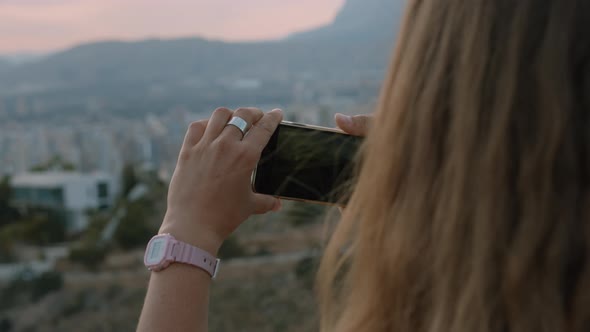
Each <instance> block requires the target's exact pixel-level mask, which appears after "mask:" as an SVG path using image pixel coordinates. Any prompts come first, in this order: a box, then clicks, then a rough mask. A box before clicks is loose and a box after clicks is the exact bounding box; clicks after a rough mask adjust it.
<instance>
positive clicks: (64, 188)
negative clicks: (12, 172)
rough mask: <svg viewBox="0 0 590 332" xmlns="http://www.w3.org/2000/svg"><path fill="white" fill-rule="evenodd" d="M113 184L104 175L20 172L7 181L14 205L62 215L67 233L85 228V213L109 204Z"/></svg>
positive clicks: (109, 178)
mask: <svg viewBox="0 0 590 332" xmlns="http://www.w3.org/2000/svg"><path fill="white" fill-rule="evenodd" d="M116 184H117V182H116V179H115V177H113V176H110V175H108V174H105V173H89V174H83V173H76V172H45V173H23V174H20V175H17V176H15V177H13V178H12V180H11V186H12V187H13V190H14V194H13V204H14V205H15V206H17V207H19V208H21V209H29V208H48V209H52V210H57V211H60V212H63V213H64V215H65V216H66V222H67V225H66V226H67V230H68V232H70V233H77V232H80V231H82V230H84V229H85V228H86V227H87V226H88V218H87V215H86V213H87V211H88V210H95V209H99V210H100V209H105V208H108V207H110V206H112V205H113V203H114V201H115V197H116V195H117V192H118V189H117V186H116Z"/></svg>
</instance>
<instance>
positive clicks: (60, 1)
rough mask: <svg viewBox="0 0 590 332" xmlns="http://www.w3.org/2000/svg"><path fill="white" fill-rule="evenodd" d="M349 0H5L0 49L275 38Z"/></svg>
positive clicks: (0, 4) (314, 22) (0, 1)
mask: <svg viewBox="0 0 590 332" xmlns="http://www.w3.org/2000/svg"><path fill="white" fill-rule="evenodd" d="M343 2H344V0H280V1H277V0H168V1H165V2H164V1H162V0H125V1H120V0H0V40H2V44H0V52H11V51H18V50H51V49H56V48H62V47H66V46H70V45H73V44H75V43H79V42H85V41H93V40H100V39H112V38H116V39H141V38H147V37H179V36H196V35H198V36H204V37H209V38H219V39H226V40H255V39H270V38H278V37H282V36H285V35H287V34H289V33H292V32H294V31H297V30H302V29H307V28H310V27H314V26H319V25H322V24H325V23H327V22H329V21H331V20H332V19H333V17H334V15H335V13H336V10H337V9H338V8H339V7H340V6H341V5H342V3H343Z"/></svg>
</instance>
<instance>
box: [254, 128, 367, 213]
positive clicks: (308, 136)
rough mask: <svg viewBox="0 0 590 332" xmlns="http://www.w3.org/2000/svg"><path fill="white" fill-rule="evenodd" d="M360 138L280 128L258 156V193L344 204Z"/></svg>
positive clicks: (256, 185)
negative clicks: (259, 157) (259, 156)
mask: <svg viewBox="0 0 590 332" xmlns="http://www.w3.org/2000/svg"><path fill="white" fill-rule="evenodd" d="M361 142H362V138H360V137H356V136H350V135H346V134H341V133H337V132H330V131H322V130H318V129H314V128H305V127H299V126H293V125H288V124H281V125H279V127H278V128H277V130H276V131H275V133H274V134H273V136H272V137H271V139H270V141H269V143H268V145H267V146H266V148H265V149H264V151H263V152H262V156H261V159H260V163H259V164H258V167H257V169H256V176H255V179H254V189H255V191H256V192H258V193H262V194H267V195H274V196H281V197H284V198H292V199H298V200H307V201H318V202H326V203H341V202H346V200H347V197H346V196H347V194H348V193H349V192H350V189H351V188H350V187H351V185H352V184H351V181H352V178H353V174H354V173H353V172H354V160H355V157H356V154H357V151H358V148H359V146H360V144H361Z"/></svg>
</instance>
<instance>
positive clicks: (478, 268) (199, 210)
mask: <svg viewBox="0 0 590 332" xmlns="http://www.w3.org/2000/svg"><path fill="white" fill-rule="evenodd" d="M588 22H590V2H589V1H587V0H518V1H514V0H494V1H489V0H469V1H465V0H414V1H410V3H409V5H408V9H407V12H406V18H405V23H404V25H403V29H402V31H401V33H400V37H399V40H398V44H397V50H396V53H395V56H394V58H393V61H392V65H391V71H390V73H389V75H388V76H387V80H386V82H385V84H384V88H383V92H382V96H381V103H380V106H379V108H378V111H377V113H376V121H375V123H374V125H373V126H372V128H371V130H370V132H369V135H368V138H367V143H366V146H365V147H364V151H363V152H364V153H363V158H364V159H363V163H362V167H361V170H360V174H359V178H358V184H357V186H356V188H355V190H354V193H353V196H352V198H351V201H350V204H349V206H348V208H347V209H346V211H345V213H344V215H343V217H342V221H341V223H340V224H339V225H338V227H337V229H336V231H335V233H334V235H333V236H332V238H331V240H330V243H329V245H328V247H327V249H326V253H325V255H324V258H323V262H322V265H321V268H320V273H319V279H318V280H319V283H318V286H319V290H320V302H321V315H322V331H339V332H340V331H345V332H348V331H412V332H418V331H437V332H440V331H453V332H468V331H484V332H485V331H490V332H491V331H498V332H500V331H501V332H504V331H509V332H525V331H526V332H529V331H589V330H590V264H589V259H590V215H589V214H590V211H589V210H590V183H589V181H590V180H589V179H590V159H589V158H590V150H589V148H590V122H589V116H590V29H588ZM232 115H234V116H239V117H242V118H244V119H246V120H247V121H249V122H250V123H253V124H254V126H253V128H252V129H251V130H250V132H249V133H248V135H247V136H246V137H245V138H244V139H243V140H241V138H242V137H241V133H240V132H239V130H236V128H235V127H234V126H228V127H226V126H225V125H226V124H227V123H228V121H230V118H231V117H232ZM280 119H281V113H280V112H278V111H273V112H270V113H268V114H266V115H263V114H262V112H260V111H258V110H254V109H240V110H237V111H236V112H235V113H233V114H232V112H231V111H230V110H227V109H220V110H217V111H216V112H215V113H214V114H213V116H212V117H211V119H210V120H209V121H208V122H206V121H205V122H198V123H196V124H193V125H192V126H191V128H190V129H189V132H188V134H187V137H186V140H185V143H184V146H183V149H182V152H181V155H180V160H179V164H178V167H177V170H176V173H175V176H174V179H173V182H172V184H171V189H170V196H169V209H168V213H167V215H166V219H165V221H164V223H163V225H162V229H161V232H167V233H172V234H174V235H175V236H178V237H180V238H182V239H184V241H189V242H191V243H193V244H194V245H196V246H199V247H200V248H203V249H204V250H207V251H209V252H210V253H213V254H214V253H215V252H216V250H217V249H218V248H219V246H220V245H221V243H222V241H223V239H225V238H226V237H227V236H228V235H229V234H230V233H231V232H232V231H233V230H234V229H235V228H236V227H237V226H238V225H239V224H240V223H241V222H242V221H243V220H245V219H246V218H247V217H248V216H249V215H251V214H253V213H264V212H266V211H270V210H273V209H278V208H279V207H280V205H279V202H278V201H277V200H276V199H274V198H272V197H267V196H259V195H256V194H253V193H252V192H251V191H250V187H249V177H250V172H251V170H252V168H253V167H254V165H255V164H256V162H257V158H258V156H259V154H260V151H261V149H262V147H263V146H264V144H265V143H266V142H267V141H268V138H269V137H270V135H271V133H272V131H273V130H274V128H275V127H276V125H277V124H278V122H279V121H280ZM344 248H346V250H343V249H344ZM209 284H210V276H209V275H207V274H206V273H203V272H202V270H199V269H195V268H191V267H188V266H186V265H182V264H174V265H173V266H171V267H170V268H169V269H166V270H165V271H162V272H158V273H154V274H153V275H152V279H151V281H150V289H149V291H148V296H147V299H146V305H145V308H144V312H143V314H142V318H141V321H140V325H139V330H141V331H149V330H154V331H161V330H178V331H181V330H193V331H206V329H207V322H206V313H207V298H208V287H209ZM196 310H197V311H196ZM195 313H198V314H197V315H195Z"/></svg>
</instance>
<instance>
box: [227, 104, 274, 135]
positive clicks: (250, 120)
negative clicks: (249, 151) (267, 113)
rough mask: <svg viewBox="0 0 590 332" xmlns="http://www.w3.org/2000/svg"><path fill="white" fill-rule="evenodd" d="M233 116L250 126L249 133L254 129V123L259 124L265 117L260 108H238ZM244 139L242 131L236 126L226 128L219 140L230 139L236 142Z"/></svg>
mask: <svg viewBox="0 0 590 332" xmlns="http://www.w3.org/2000/svg"><path fill="white" fill-rule="evenodd" d="M233 116H237V117H240V118H242V119H243V120H244V121H246V123H247V124H248V127H247V128H246V131H248V129H249V128H252V125H253V124H254V123H256V122H258V121H259V120H260V119H261V118H262V116H264V113H263V112H262V111H261V110H260V109H258V108H254V107H242V108H238V109H237V110H236V111H235V112H234V114H233ZM242 138H243V134H242V132H241V131H240V129H238V127H236V126H225V128H224V129H223V131H222V132H221V135H219V139H229V140H234V141H239V140H242Z"/></svg>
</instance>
